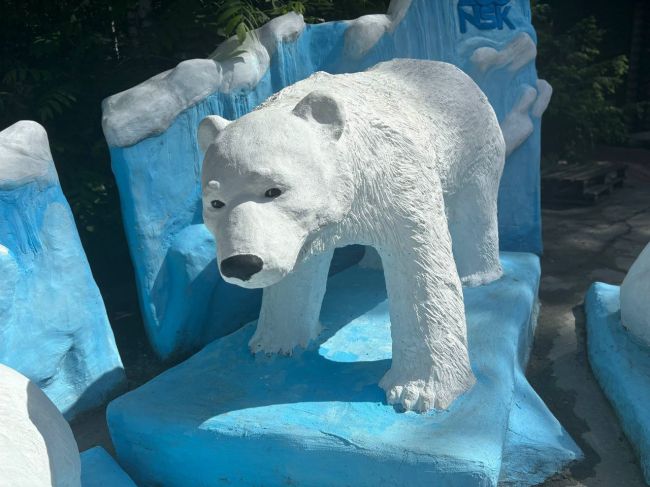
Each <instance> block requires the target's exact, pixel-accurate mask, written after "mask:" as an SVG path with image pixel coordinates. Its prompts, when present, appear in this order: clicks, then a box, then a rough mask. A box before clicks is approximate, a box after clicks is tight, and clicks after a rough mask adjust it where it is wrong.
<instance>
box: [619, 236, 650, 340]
mask: <svg viewBox="0 0 650 487" xmlns="http://www.w3.org/2000/svg"><path fill="white" fill-rule="evenodd" d="M621 322H622V324H623V326H624V327H625V328H627V329H628V331H629V332H630V333H631V334H632V335H634V337H635V338H636V339H637V340H639V341H640V342H641V343H643V344H644V345H647V346H648V347H650V244H648V245H647V246H646V248H645V249H643V252H641V254H640V255H639V257H637V259H636V261H634V264H632V267H630V270H629V271H628V273H627V276H625V279H624V280H623V284H622V285H621Z"/></svg>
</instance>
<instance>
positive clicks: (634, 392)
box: [585, 282, 650, 484]
mask: <svg viewBox="0 0 650 487" xmlns="http://www.w3.org/2000/svg"><path fill="white" fill-rule="evenodd" d="M585 308H586V313H587V336H588V340H587V346H588V350H589V362H590V363H591V368H592V370H593V371H594V375H595V376H596V379H598V383H599V384H600V386H601V387H602V389H603V391H604V392H605V395H606V396H607V398H608V399H609V401H610V402H611V403H612V406H614V410H615V411H616V415H617V416H618V418H619V420H620V422H621V425H622V427H623V431H624V432H625V435H626V436H627V437H628V439H629V440H630V443H632V446H633V447H634V449H635V450H636V452H637V454H638V456H639V460H640V463H641V468H642V469H643V474H644V476H645V479H646V482H647V483H648V484H650V349H649V348H647V347H644V346H643V345H641V344H640V343H639V342H637V341H636V340H634V339H633V338H632V336H631V335H630V334H629V333H628V332H627V331H626V330H625V328H623V326H622V325H621V305H620V287H619V286H611V285H609V284H603V283H601V282H597V283H595V284H593V285H592V286H591V288H590V289H589V292H588V293H587V299H586V301H585Z"/></svg>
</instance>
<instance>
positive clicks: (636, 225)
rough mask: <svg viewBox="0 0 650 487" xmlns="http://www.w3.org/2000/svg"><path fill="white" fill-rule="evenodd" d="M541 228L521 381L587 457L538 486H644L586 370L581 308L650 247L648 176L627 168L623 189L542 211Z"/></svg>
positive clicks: (618, 280) (613, 418) (607, 406)
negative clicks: (597, 286)
mask: <svg viewBox="0 0 650 487" xmlns="http://www.w3.org/2000/svg"><path fill="white" fill-rule="evenodd" d="M543 225H544V245H545V253H544V257H543V259H542V283H541V289H540V297H541V302H542V308H541V314H540V319H539V325H538V328H537V333H536V337H535V348H534V350H533V356H532V357H531V362H530V365H529V368H528V371H527V376H528V378H529V380H530V382H531V384H532V385H533V387H534V388H535V390H536V391H537V393H538V394H539V395H540V396H541V397H542V399H544V401H545V402H546V404H547V405H548V406H549V408H550V410H551V411H552V412H553V413H554V414H555V416H556V417H557V419H558V420H559V421H560V423H561V424H562V425H563V426H564V427H565V428H566V429H567V430H568V431H569V433H570V434H571V436H572V437H573V439H574V440H575V441H576V442H577V443H578V445H579V446H580V448H582V450H583V452H584V454H585V460H583V461H582V462H579V463H577V464H575V465H573V466H572V467H571V468H569V469H568V470H567V471H566V472H564V474H562V475H559V476H557V477H556V478H554V479H552V480H550V481H548V482H546V484H544V485H545V486H553V487H559V486H582V485H584V486H589V487H592V486H593V487H596V486H598V487H599V486H603V487H604V486H607V487H611V486H625V487H636V486H643V485H645V484H644V482H643V478H642V475H641V469H640V467H639V465H638V462H637V460H636V457H635V455H634V452H633V451H632V449H631V447H630V444H629V443H628V441H627V439H626V438H625V436H624V435H623V432H622V430H621V427H620V425H619V424H618V421H617V419H616V416H615V414H614V411H613V409H612V407H611V406H610V404H609V402H608V401H607V398H606V397H605V396H604V394H603V393H602V391H601V390H600V388H599V386H598V383H597V382H596V380H595V378H594V376H593V374H592V372H591V368H590V366H589V362H588V360H587V352H586V333H585V320H584V313H583V309H582V304H583V302H584V297H585V294H586V292H587V289H588V288H589V285H590V284H591V283H592V282H594V281H603V282H607V283H610V284H620V283H621V282H622V280H623V278H624V277H625V273H626V272H627V270H628V268H629V267H630V266H631V265H632V263H633V262H634V259H635V258H636V256H637V255H638V254H639V252H641V250H643V247H644V246H645V245H646V244H647V243H648V241H650V178H648V177H647V175H645V174H643V173H642V172H640V171H636V170H634V168H632V170H631V171H630V173H629V176H628V181H627V183H626V186H625V187H624V188H623V189H621V190H618V191H616V192H615V193H614V194H613V195H611V196H610V197H609V198H607V199H605V200H603V201H602V202H601V203H600V204H599V205H596V206H591V207H584V208H571V209H565V210H544V212H543Z"/></svg>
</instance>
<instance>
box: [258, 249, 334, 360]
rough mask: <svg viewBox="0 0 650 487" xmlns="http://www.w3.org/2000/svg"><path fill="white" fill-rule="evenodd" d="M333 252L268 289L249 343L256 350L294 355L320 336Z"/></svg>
mask: <svg viewBox="0 0 650 487" xmlns="http://www.w3.org/2000/svg"><path fill="white" fill-rule="evenodd" d="M332 254H333V250H332V251H328V252H324V253H322V254H319V255H314V256H311V257H309V258H308V259H307V260H306V261H304V262H302V263H300V264H299V265H298V266H296V268H294V270H293V271H292V272H291V273H290V274H289V275H287V276H286V277H285V278H284V279H282V280H281V281H280V282H278V283H277V284H274V285H272V286H269V287H267V288H265V289H264V294H263V297H262V309H261V311H260V317H259V319H258V321H257V329H256V331H255V334H254V335H253V337H252V338H251V340H250V342H249V343H248V346H249V348H250V350H251V352H253V353H257V352H264V353H267V354H272V353H281V354H285V355H291V353H292V352H293V350H294V348H296V347H302V348H305V347H307V345H308V344H309V342H310V341H311V340H314V339H315V338H316V337H318V335H319V333H320V324H319V322H318V318H319V315H320V309H321V305H322V303H323V296H324V295H325V288H326V286H327V274H328V272H329V267H330V262H331V260H332Z"/></svg>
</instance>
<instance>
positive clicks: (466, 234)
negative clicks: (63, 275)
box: [198, 60, 505, 411]
mask: <svg viewBox="0 0 650 487" xmlns="http://www.w3.org/2000/svg"><path fill="white" fill-rule="evenodd" d="M198 139H199V145H200V147H201V150H202V151H203V152H204V153H205V159H204V163H203V174H202V188H203V208H204V210H203V216H204V221H205V224H206V225H207V227H208V228H209V229H210V231H211V232H212V233H213V234H214V236H215V238H216V241H217V253H218V262H219V263H220V264H219V265H220V270H221V274H222V275H223V276H224V278H225V279H226V280H227V281H229V282H231V283H234V284H237V285H239V286H243V287H248V288H255V287H264V288H265V289H264V297H263V301H262V310H261V312H260V317H259V321H258V325H257V331H256V333H255V335H254V336H253V338H252V339H251V341H250V344H249V345H250V348H251V350H252V351H253V352H258V351H263V352H267V353H277V352H279V353H286V354H290V353H291V352H292V350H293V349H294V347H296V346H303V347H304V346H306V345H307V344H308V343H309V341H310V340H312V339H314V338H316V337H317V336H318V334H319V331H320V328H319V323H318V318H319V313H320V307H321V302H322V299H323V295H324V293H325V286H326V278H327V272H328V268H329V261H330V258H331V256H332V252H333V249H334V248H335V247H339V246H344V245H349V244H354V243H356V244H364V245H369V246H372V247H374V248H376V249H377V251H378V252H379V255H380V256H381V260H382V263H383V266H384V272H385V278H386V286H387V290H388V298H389V306H390V316H391V324H392V329H391V334H392V339H393V360H392V367H391V369H390V370H389V371H388V372H387V373H386V375H385V376H384V377H383V379H382V380H381V383H380V385H381V387H383V388H384V390H385V391H386V393H387V399H388V402H389V403H391V404H400V405H402V406H403V407H404V408H405V409H412V410H417V411H426V410H429V409H431V408H446V407H447V406H448V405H449V404H450V403H451V402H452V401H453V400H454V398H456V397H457V396H458V395H460V394H462V393H463V392H464V391H466V390H467V389H468V388H469V387H471V385H472V384H473V383H474V380H475V379H474V376H473V374H472V370H471V367H470V363H469V358H468V352H467V339H466V325H465V314H464V307H463V295H462V287H461V280H460V279H459V275H460V277H461V278H462V280H463V282H465V283H466V284H468V285H479V284H483V283H487V282H489V281H492V280H494V279H496V278H498V277H499V276H500V275H501V272H502V271H501V266H500V263H499V255H498V248H499V245H498V229H497V192H498V186H499V179H500V177H501V173H502V170H503V165H504V159H505V144H504V140H503V136H502V133H501V129H500V128H499V124H498V122H497V118H496V116H495V114H494V111H493V110H492V107H491V106H490V104H489V103H488V100H487V98H486V97H485V95H484V94H483V93H482V92H481V90H480V89H479V88H478V87H477V86H476V84H475V83H474V82H473V81H472V80H471V79H470V78H469V77H468V76H466V75H465V74H464V73H463V72H462V71H460V70H459V69H458V68H456V67H454V66H452V65H450V64H446V63H441V62H433V61H414V60H396V61H390V62H386V63H382V64H379V65H377V66H376V67H374V68H372V69H370V70H368V71H365V72H363V73H356V74H346V75H329V74H325V73H317V74H315V75H313V76H312V77H310V78H308V79H306V80H304V81H301V82H299V83H296V84H295V85H293V86H290V87H288V88H286V89H284V90H282V91H281V92H279V93H278V94H276V95H274V96H273V97H272V98H270V99H269V100H268V101H267V102H266V103H264V104H263V105H261V106H260V107H259V108H258V109H257V110H255V111H254V112H252V113H250V114H248V115H245V116H243V117H241V118H240V119H238V120H237V121H235V122H232V123H231V122H228V121H227V120H225V119H223V118H220V117H217V116H210V117H207V118H206V119H205V120H204V121H203V122H201V125H200V126H199V134H198ZM452 242H453V246H452ZM452 247H453V251H452ZM452 252H453V253H452ZM454 257H455V262H454Z"/></svg>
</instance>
